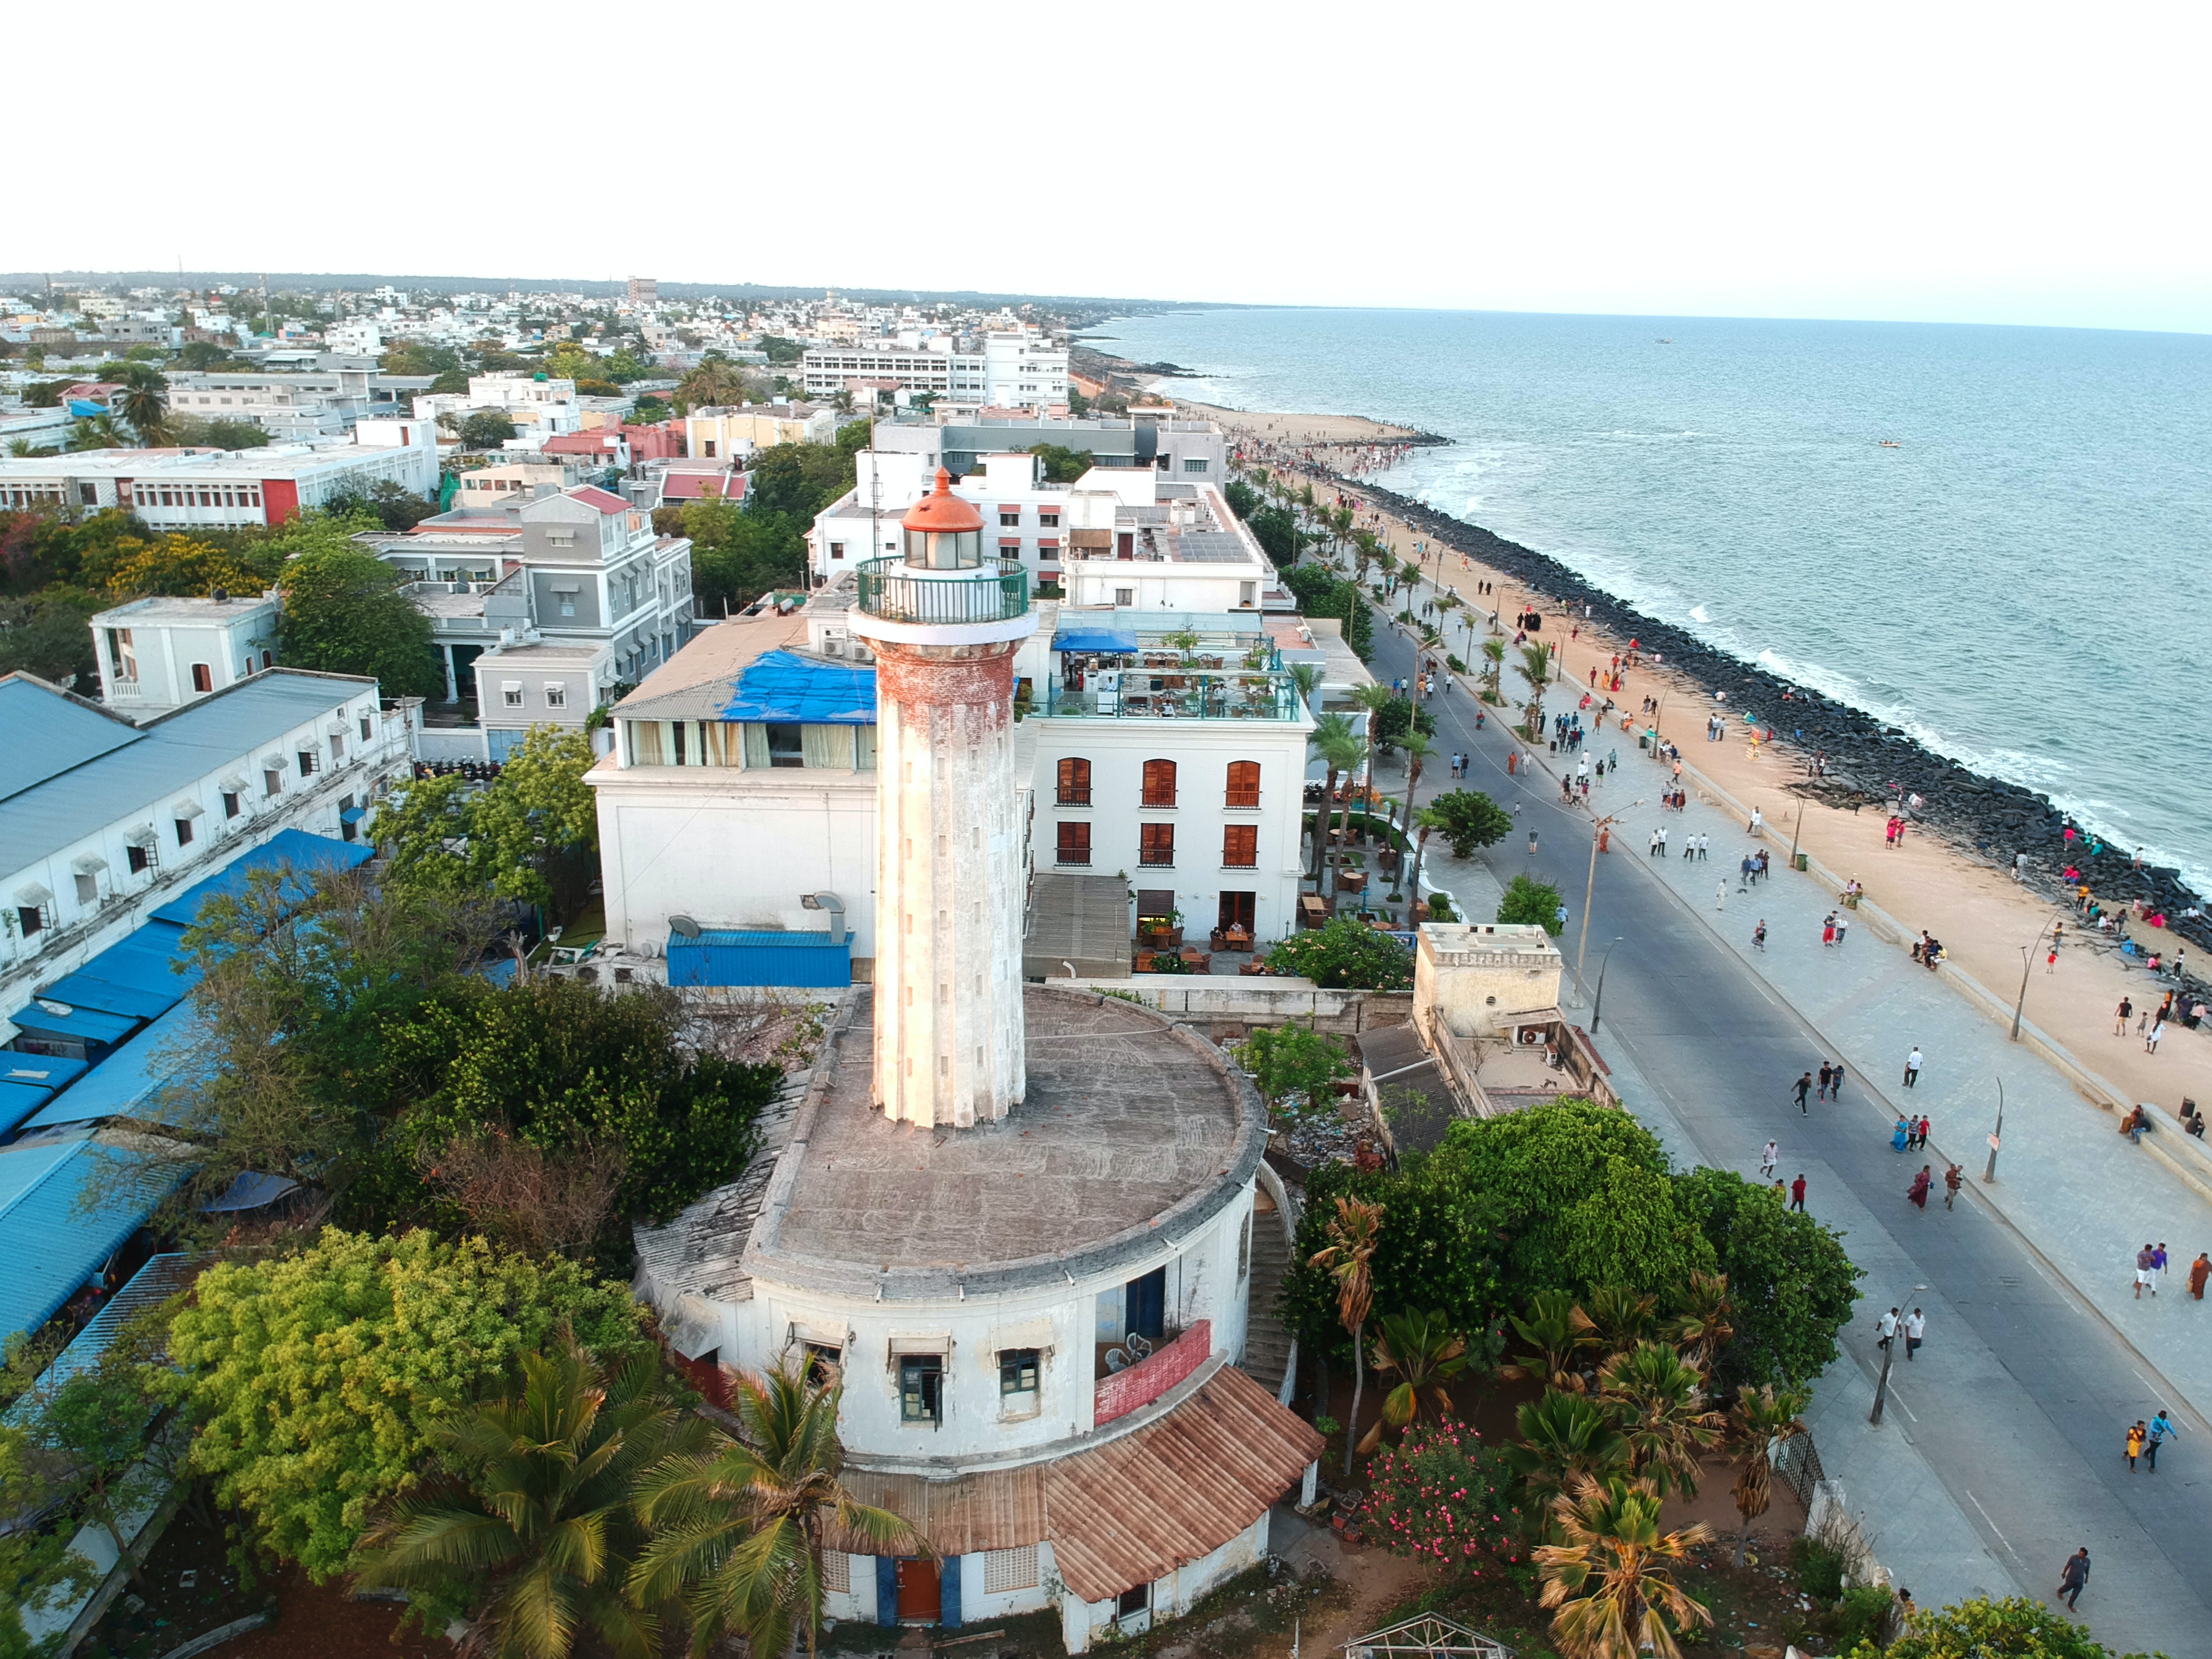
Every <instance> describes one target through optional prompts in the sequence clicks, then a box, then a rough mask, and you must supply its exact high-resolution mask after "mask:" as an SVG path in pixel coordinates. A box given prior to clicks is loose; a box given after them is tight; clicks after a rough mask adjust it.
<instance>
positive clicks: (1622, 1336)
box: [1576, 1285, 1659, 1356]
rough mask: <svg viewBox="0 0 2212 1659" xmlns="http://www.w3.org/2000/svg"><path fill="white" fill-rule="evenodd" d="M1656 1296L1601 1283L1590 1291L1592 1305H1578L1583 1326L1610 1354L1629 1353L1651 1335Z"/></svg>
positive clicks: (1656, 1304) (1624, 1286)
mask: <svg viewBox="0 0 2212 1659" xmlns="http://www.w3.org/2000/svg"><path fill="white" fill-rule="evenodd" d="M1658 1305H1659V1298H1658V1297H1656V1296H1644V1295H1640V1294H1638V1292H1637V1291H1632V1290H1630V1289H1628V1288H1627V1287H1626V1285H1599V1286H1598V1287H1597V1289H1595V1290H1594V1291H1591V1292H1590V1293H1589V1306H1588V1307H1587V1308H1586V1309H1583V1308H1578V1309H1577V1310H1576V1312H1577V1314H1579V1315H1580V1316H1581V1322H1582V1325H1581V1328H1583V1330H1584V1331H1586V1332H1587V1333H1588V1334H1589V1335H1591V1336H1593V1337H1595V1338H1596V1339H1597V1346H1600V1347H1601V1348H1603V1349H1604V1350H1605V1352H1607V1355H1608V1356H1610V1355H1613V1354H1617V1353H1625V1352H1627V1351H1628V1350H1629V1349H1631V1348H1632V1347H1634V1346H1636V1345H1637V1344H1638V1343H1639V1342H1641V1341H1643V1340H1644V1339H1645V1338H1646V1337H1648V1336H1650V1334H1651V1326H1652V1310H1653V1309H1654V1308H1656V1307H1657V1306H1658Z"/></svg>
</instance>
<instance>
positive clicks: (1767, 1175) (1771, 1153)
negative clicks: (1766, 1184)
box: [1759, 1140, 1782, 1181]
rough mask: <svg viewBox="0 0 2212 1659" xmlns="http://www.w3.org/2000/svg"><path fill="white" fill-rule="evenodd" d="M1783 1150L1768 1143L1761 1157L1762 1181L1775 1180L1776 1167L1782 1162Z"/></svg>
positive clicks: (1760, 1176)
mask: <svg viewBox="0 0 2212 1659" xmlns="http://www.w3.org/2000/svg"><path fill="white" fill-rule="evenodd" d="M1781 1152H1782V1149H1781V1148H1780V1147H1779V1146H1776V1145H1775V1143H1774V1142H1772V1141H1771V1140H1770V1141H1768V1142H1767V1143H1766V1150H1765V1152H1761V1153H1760V1154H1759V1179H1760V1180H1762V1181H1771V1180H1772V1179H1773V1178H1774V1166H1775V1165H1776V1164H1778V1163H1779V1162H1781Z"/></svg>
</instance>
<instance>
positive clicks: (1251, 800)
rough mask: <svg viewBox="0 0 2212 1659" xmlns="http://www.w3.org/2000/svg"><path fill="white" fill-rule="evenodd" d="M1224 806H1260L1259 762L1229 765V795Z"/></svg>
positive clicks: (1232, 762)
mask: <svg viewBox="0 0 2212 1659" xmlns="http://www.w3.org/2000/svg"><path fill="white" fill-rule="evenodd" d="M1225 804H1226V805H1231V806H1257V805H1259V804H1260V763H1259V762H1257V761H1231V762H1230V763H1229V795H1228V799H1227V801H1226V803H1225Z"/></svg>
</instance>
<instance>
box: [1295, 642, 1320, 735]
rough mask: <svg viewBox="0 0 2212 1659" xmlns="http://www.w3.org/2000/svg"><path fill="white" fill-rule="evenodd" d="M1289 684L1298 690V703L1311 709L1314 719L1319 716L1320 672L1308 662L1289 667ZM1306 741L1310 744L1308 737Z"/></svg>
mask: <svg viewBox="0 0 2212 1659" xmlns="http://www.w3.org/2000/svg"><path fill="white" fill-rule="evenodd" d="M1291 684H1292V685H1295V686H1296V687H1297V688H1298V698H1299V701H1301V702H1304V704H1305V706H1306V707H1307V708H1310V709H1311V710H1312V711H1313V713H1314V716H1315V718H1316V719H1319V718H1320V715H1321V670H1320V669H1319V668H1318V667H1316V665H1313V664H1312V663H1310V662H1301V663H1293V664H1291ZM1306 741H1307V742H1308V743H1311V742H1312V741H1313V739H1312V738H1310V737H1309V738H1307V739H1306Z"/></svg>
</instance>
